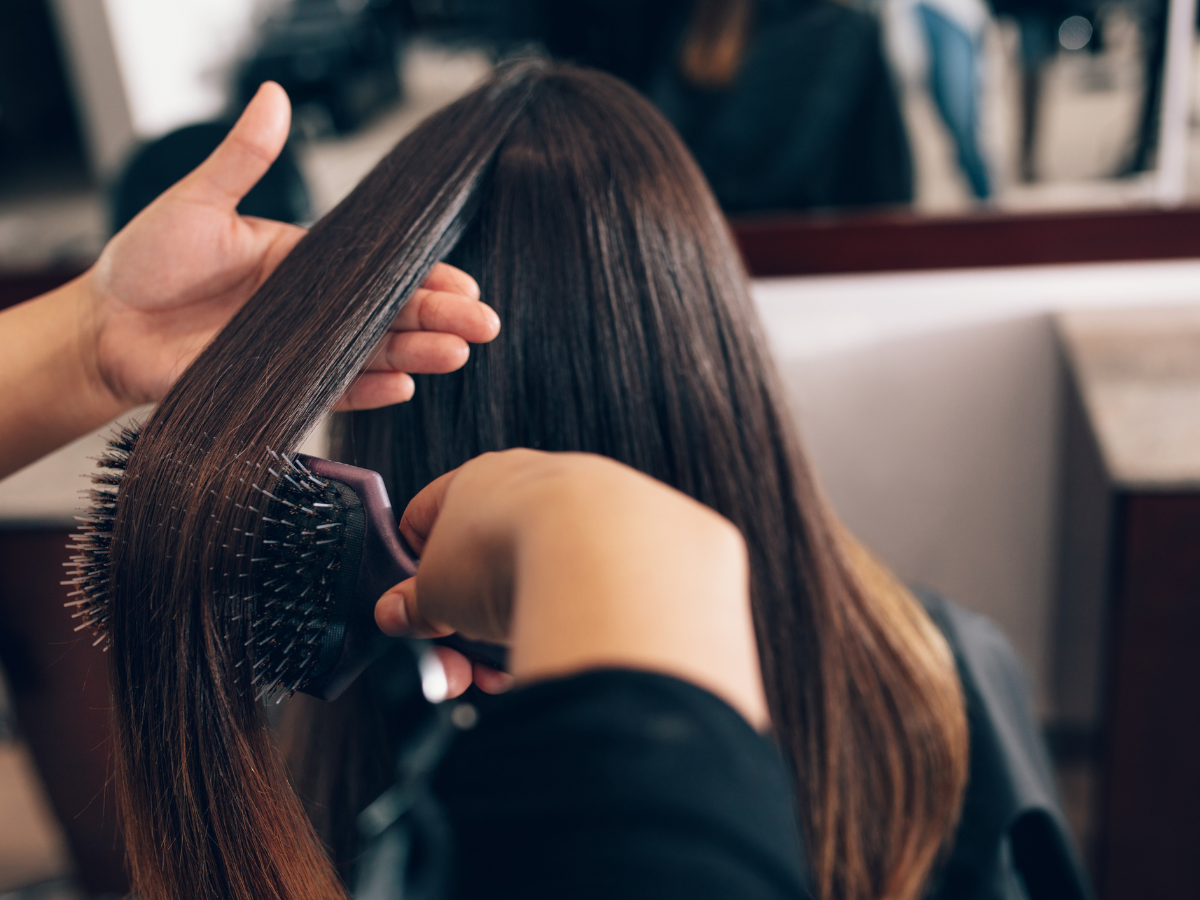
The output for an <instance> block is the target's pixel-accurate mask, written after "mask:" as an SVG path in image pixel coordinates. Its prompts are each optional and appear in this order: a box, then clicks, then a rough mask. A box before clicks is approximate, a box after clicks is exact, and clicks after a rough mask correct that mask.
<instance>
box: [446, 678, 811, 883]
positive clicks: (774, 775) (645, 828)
mask: <svg viewBox="0 0 1200 900" xmlns="http://www.w3.org/2000/svg"><path fill="white" fill-rule="evenodd" d="M434 790H435V793H436V794H437V796H438V798H439V799H440V801H441V803H442V806H443V808H444V809H445V810H446V812H447V815H448V819H449V822H450V824H451V826H452V828H453V831H454V833H455V836H456V838H457V842H458V847H459V848H460V852H459V853H458V854H457V859H456V863H455V866H454V870H455V875H456V877H454V878H453V879H452V881H453V883H454V887H453V889H452V890H451V892H450V896H452V897H455V898H458V897H462V898H468V897H469V898H500V897H513V898H516V897H521V898H530V900H532V898H543V897H544V898H551V897H553V898H567V897H570V898H580V900H586V898H592V897H595V898H601V897H603V898H615V897H621V898H631V900H636V898H642V897H645V898H651V897H654V898H661V897H687V898H693V900H706V898H714V900H715V898H729V897H744V898H750V900H760V898H761V900H776V898H793V897H803V896H806V894H805V892H804V891H803V889H802V885H803V883H804V878H803V875H802V871H801V863H800V854H799V852H798V847H797V842H796V838H795V835H796V828H795V824H794V822H793V818H792V801H791V796H792V791H791V787H790V784H789V782H788V777H787V775H786V773H785V771H784V767H783V764H782V762H781V760H780V758H779V754H778V752H777V751H776V749H775V747H774V745H773V744H772V743H771V742H769V741H768V740H766V739H765V738H763V737H761V736H760V735H758V734H756V733H755V732H754V730H753V729H752V728H751V727H750V726H749V725H748V724H747V723H746V721H745V720H744V719H743V718H742V717H741V716H740V715H738V713H736V712H735V711H734V710H733V709H732V708H730V707H729V706H728V705H727V704H726V703H724V702H722V701H721V700H718V699H717V698H716V697H714V696H713V695H712V694H709V693H707V692H705V691H703V690H701V689H699V688H697V687H694V686H693V685H691V684H687V683H685V682H682V681H679V680H676V679H673V678H668V677H665V676H661V675H655V674H650V673H644V672H626V671H616V670H613V671H599V672H591V673H587V674H584V675H579V676H576V677H573V678H569V679H566V680H562V681H554V682H549V683H544V684H539V685H536V686H533V687H530V688H528V689H526V690H522V691H518V692H516V693H514V694H512V695H511V696H509V697H506V698H504V699H503V701H502V702H501V703H498V704H495V705H493V706H492V707H491V708H489V709H487V710H486V711H485V712H484V713H483V714H482V715H481V718H480V722H479V724H478V726H476V727H475V728H474V729H472V731H470V732H469V733H467V734H464V735H463V736H462V737H461V738H460V739H459V740H457V741H456V742H455V744H454V746H453V748H452V749H451V751H450V752H449V754H448V755H447V757H446V759H445V761H444V762H443V764H442V766H441V767H440V769H439V770H438V774H437V778H436V780H435V783H434Z"/></svg>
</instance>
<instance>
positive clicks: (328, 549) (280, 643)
mask: <svg viewBox="0 0 1200 900" xmlns="http://www.w3.org/2000/svg"><path fill="white" fill-rule="evenodd" d="M267 452H268V453H269V454H270V456H271V457H272V459H273V461H274V465H271V466H267V467H266V474H267V475H268V476H269V477H270V478H271V481H270V483H269V485H268V484H262V485H260V484H259V483H258V482H254V483H253V484H252V487H253V488H254V489H255V490H257V491H258V492H259V494H260V495H261V496H262V497H263V499H264V501H265V502H264V503H263V504H262V505H261V513H262V515H261V518H260V522H261V525H260V526H259V537H258V541H257V543H256V544H255V556H254V557H253V558H252V559H251V561H250V562H251V573H252V574H251V582H252V584H253V586H254V603H253V605H252V607H251V609H252V610H253V612H252V614H251V621H250V626H251V628H250V639H249V640H248V641H247V646H248V647H250V648H251V653H252V656H253V658H254V662H253V671H254V676H253V678H252V679H251V681H252V683H253V684H254V685H255V687H256V689H257V693H258V696H260V697H262V696H264V695H267V694H275V693H277V692H278V693H279V694H280V698H282V697H283V696H287V695H290V694H291V693H292V692H293V691H295V690H296V688H297V687H299V686H300V685H302V684H303V683H304V681H305V679H307V678H308V676H309V675H310V674H311V672H312V668H313V666H314V665H315V664H316V663H317V658H318V656H319V655H320V651H321V636H322V634H323V633H324V631H325V628H326V627H327V625H328V623H329V611H330V607H331V606H332V604H333V598H334V592H335V591H336V589H337V581H338V573H339V571H340V569H341V561H342V552H341V551H342V542H343V539H344V533H345V527H346V509H345V507H344V505H343V503H342V500H341V497H340V495H339V494H338V492H337V489H336V488H335V487H334V486H333V485H332V484H331V483H329V482H327V481H324V480H322V479H320V478H317V477H316V476H315V475H313V474H312V473H311V472H309V471H308V469H306V468H305V467H304V466H303V465H301V464H300V463H299V462H298V461H296V460H294V459H289V458H288V457H287V456H284V455H282V454H278V453H275V452H274V451H273V450H268V451H267Z"/></svg>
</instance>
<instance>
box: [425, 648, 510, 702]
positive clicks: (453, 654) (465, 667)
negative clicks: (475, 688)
mask: <svg viewBox="0 0 1200 900" xmlns="http://www.w3.org/2000/svg"><path fill="white" fill-rule="evenodd" d="M433 653H434V655H435V656H436V657H437V658H438V662H440V663H441V664H442V669H443V670H444V671H445V673H446V696H447V697H459V696H461V695H462V693H463V691H465V690H466V689H467V688H469V687H470V686H471V675H472V673H471V661H470V660H469V659H467V658H466V657H465V656H463V655H462V654H461V653H459V652H458V651H457V650H451V649H450V648H449V647H439V646H436V645H435V646H434V648H433ZM489 693H495V692H494V691H489Z"/></svg>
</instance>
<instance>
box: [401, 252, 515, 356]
mask: <svg viewBox="0 0 1200 900" xmlns="http://www.w3.org/2000/svg"><path fill="white" fill-rule="evenodd" d="M455 271H458V270H457V269H456V270H455ZM461 274H462V275H464V276H465V277H467V278H469V277H470V276H469V275H467V274H466V273H465V272H463V273H461ZM425 283H426V284H428V283H429V282H428V281H427V282H425ZM391 330H392V331H444V332H447V333H449V334H457V335H458V336H459V337H461V338H462V339H463V340H467V341H470V342H471V343H473V344H485V343H487V342H488V341H490V340H492V339H493V338H495V337H496V335H498V334H499V333H500V317H499V316H498V315H496V311H495V310H494V309H492V308H491V307H490V306H488V305H487V304H486V303H480V302H479V301H478V300H476V299H475V298H474V297H470V296H468V295H466V294H463V293H457V292H454V291H442V290H431V289H429V288H426V287H421V288H418V289H417V292H416V293H415V294H413V296H412V299H411V300H409V301H408V303H406V304H405V305H404V308H403V309H402V310H400V314H399V315H398V316H396V318H395V320H394V321H393V322H392V325H391Z"/></svg>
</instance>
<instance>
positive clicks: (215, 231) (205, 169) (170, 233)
mask: <svg viewBox="0 0 1200 900" xmlns="http://www.w3.org/2000/svg"><path fill="white" fill-rule="evenodd" d="M290 116H291V110H290V107H289V104H288V99H287V95H286V94H285V93H284V91H283V89H282V88H280V87H279V85H277V84H274V83H272V82H267V83H266V84H264V85H263V86H262V87H261V88H260V89H259V92H258V94H257V95H256V96H255V98H254V99H253V100H252V101H251V103H250V105H249V106H248V107H247V108H246V111H245V112H244V113H243V114H242V117H241V118H240V119H239V120H238V122H237V124H236V125H235V126H234V128H233V130H232V131H231V132H230V134H229V136H228V137H227V138H226V139H225V141H224V142H223V143H222V144H221V146H220V147H218V148H217V149H216V150H215V151H213V154H212V156H210V157H209V158H208V159H207V160H206V161H205V162H204V163H202V164H201V165H200V166H199V167H198V168H197V169H196V170H195V171H193V172H192V173H191V174H190V175H188V176H187V177H185V178H184V179H183V180H182V181H180V182H179V183H178V184H176V185H175V186H174V187H172V188H171V189H169V190H168V191H166V192H165V193H164V194H163V195H162V196H161V197H159V198H158V199H157V200H155V201H154V203H152V204H151V205H150V206H148V207H147V208H146V209H145V210H143V211H142V212H141V213H140V214H139V215H138V216H137V217H136V218H135V219H134V220H133V221H132V222H130V223H129V224H128V225H127V226H126V227H125V228H124V229H123V230H122V231H121V232H120V233H119V234H117V235H116V236H115V237H114V238H113V239H112V240H111V241H110V242H109V244H108V246H107V247H105V249H104V252H103V253H102V254H101V256H100V259H99V261H98V262H97V263H96V265H95V266H94V268H93V269H92V270H91V271H90V272H89V273H88V274H87V275H86V276H84V280H85V282H86V287H87V289H88V292H89V294H90V298H91V301H92V302H91V303H90V304H88V307H87V308H86V309H85V316H84V321H83V327H84V330H85V339H84V340H83V341H81V345H82V346H83V347H84V348H85V349H88V348H94V351H93V358H92V359H91V360H88V362H89V363H90V364H91V366H92V367H93V370H94V377H95V379H96V382H97V384H98V385H99V386H100V387H101V389H102V390H104V391H107V393H109V394H110V395H111V397H112V399H113V401H114V404H115V405H119V406H124V407H129V406H133V405H136V404H139V403H146V402H151V401H155V400H158V399H160V398H161V397H162V396H163V395H164V394H165V393H166V391H167V390H168V389H169V388H170V386H171V385H172V384H173V383H174V381H175V379H176V378H177V377H178V376H179V374H180V373H181V372H182V371H183V370H184V369H185V368H187V366H188V365H189V364H190V363H191V362H192V360H193V359H194V358H195V357H196V355H197V354H198V353H199V352H200V351H201V350H202V349H203V348H204V347H205V346H206V345H207V344H208V343H209V341H211V340H212V338H213V337H214V336H215V335H216V333H217V332H218V331H219V330H220V329H221V328H222V327H223V326H224V325H225V323H226V322H227V321H228V320H229V318H230V317H231V316H232V315H233V314H234V313H235V312H236V311H237V310H238V309H239V308H240V307H241V306H242V304H243V303H245V302H246V300H247V299H248V298H249V297H250V295H251V294H253V293H254V291H255V290H256V289H257V288H258V287H259V286H260V285H261V284H262V283H263V282H264V281H265V280H266V278H267V276H268V275H270V274H271V272H272V271H274V269H275V267H276V266H277V265H279V263H280V261H281V260H282V259H283V258H284V257H285V256H287V254H288V253H289V252H291V250H292V248H293V247H294V246H295V245H296V242H297V241H299V240H300V238H301V237H303V236H304V234H305V231H304V229H303V228H299V227H297V226H295V225H288V224H284V223H281V222H273V221H269V220H266V219H258V218H252V217H248V216H240V215H238V213H237V204H238V203H239V202H240V201H241V199H242V197H243V196H245V194H246V193H247V192H248V191H249V190H250V188H252V187H253V186H254V185H255V183H257V182H258V180H259V179H260V178H261V177H262V176H263V174H265V172H266V171H267V169H268V167H269V166H270V165H271V163H272V162H273V161H274V160H275V158H276V157H277V156H278V155H279V152H280V151H281V150H282V149H283V145H284V142H285V141H286V140H287V135H288V127H289V121H290ZM478 299H479V288H478V286H477V285H476V284H475V282H474V280H473V279H472V278H471V277H470V276H469V275H467V274H466V273H464V272H461V271H459V270H458V269H455V268H453V267H451V266H448V265H445V264H439V265H438V266H437V267H435V268H434V270H433V272H432V273H431V274H430V276H429V278H428V279H427V280H426V282H425V284H424V287H423V288H422V289H420V290H418V291H417V293H416V294H415V295H414V297H413V298H412V300H411V301H410V302H409V303H408V304H407V306H406V308H405V309H404V311H403V312H402V313H401V314H400V316H399V317H398V318H397V320H396V322H395V324H394V325H393V328H392V332H391V333H389V335H388V336H387V339H386V340H385V341H384V343H383V344H382V345H381V346H380V348H379V350H378V352H377V353H376V354H375V357H374V358H373V359H372V361H371V362H370V364H369V365H368V366H367V370H366V371H364V373H363V374H362V375H361V376H360V377H359V379H358V380H357V381H356V382H355V384H354V386H353V387H351V389H350V390H349V391H348V392H347V394H346V396H345V397H344V398H343V399H342V403H341V405H340V408H341V409H365V408H371V407H377V406H385V405H388V404H392V403H398V402H400V401H403V400H407V399H409V398H410V397H411V396H412V392H413V381H412V379H411V378H410V377H409V375H408V374H406V373H409V372H430V373H432V372H449V371H453V370H454V369H457V368H459V367H460V366H461V365H462V364H463V363H464V362H465V361H466V359H467V354H468V348H467V342H468V341H474V342H481V341H490V340H491V339H492V338H494V337H495V336H496V335H497V334H498V333H499V330H500V321H499V318H498V317H497V316H496V314H495V312H493V311H492V310H491V309H490V308H489V307H487V306H485V305H483V304H482V303H479V302H478Z"/></svg>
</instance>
